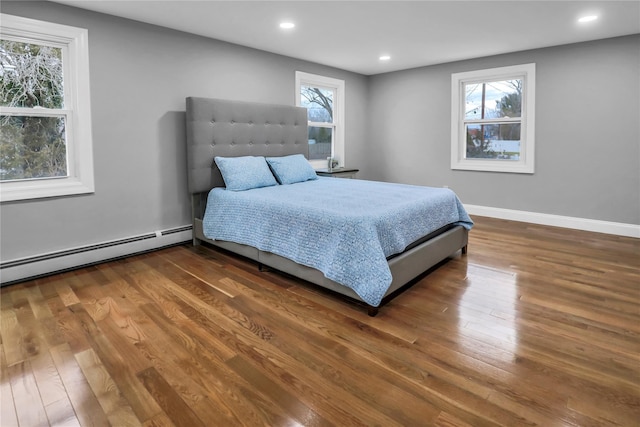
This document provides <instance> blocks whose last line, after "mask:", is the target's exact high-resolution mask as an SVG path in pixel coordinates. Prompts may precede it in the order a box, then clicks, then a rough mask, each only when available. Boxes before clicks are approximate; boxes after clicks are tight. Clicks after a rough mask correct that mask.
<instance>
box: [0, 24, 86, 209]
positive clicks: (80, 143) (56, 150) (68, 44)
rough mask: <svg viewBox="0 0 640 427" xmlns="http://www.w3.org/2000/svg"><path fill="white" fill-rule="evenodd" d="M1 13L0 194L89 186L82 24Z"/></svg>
mask: <svg viewBox="0 0 640 427" xmlns="http://www.w3.org/2000/svg"><path fill="white" fill-rule="evenodd" d="M0 19H1V20H2V27H1V29H0V200H1V201H3V202H5V201H12V200H23V199H33V198H41V197H55V196H62V195H69V194H80V193H90V192H93V189H94V184H93V154H92V141H91V112H90V105H89V53H88V44H87V30H85V29H81V28H74V27H69V26H65V25H58V24H53V23H49V22H42V21H36V20H33V19H26V18H21V17H16V16H11V15H4V14H1V15H0Z"/></svg>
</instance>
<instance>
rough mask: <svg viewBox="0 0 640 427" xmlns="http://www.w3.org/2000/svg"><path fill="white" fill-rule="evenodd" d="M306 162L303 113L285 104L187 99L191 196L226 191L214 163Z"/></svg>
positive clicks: (307, 148)
mask: <svg viewBox="0 0 640 427" xmlns="http://www.w3.org/2000/svg"><path fill="white" fill-rule="evenodd" d="M289 154H304V156H305V157H309V145H308V135H307V110H306V109H305V108H301V107H293V106H288V105H275V104H260V103H255V102H244V101H229V100H224V99H212V98H196V97H189V98H187V163H188V174H189V192H190V193H192V194H195V193H202V192H206V191H209V190H210V189H212V188H213V187H224V181H223V180H222V176H221V175H220V171H219V170H218V167H217V166H216V164H215V162H214V161H213V158H214V157H215V156H222V157H238V156H273V157H276V156H285V155H289Z"/></svg>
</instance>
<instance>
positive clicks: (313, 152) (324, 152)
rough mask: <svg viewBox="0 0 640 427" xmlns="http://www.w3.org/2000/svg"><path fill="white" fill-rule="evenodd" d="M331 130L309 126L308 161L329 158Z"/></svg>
mask: <svg viewBox="0 0 640 427" xmlns="http://www.w3.org/2000/svg"><path fill="white" fill-rule="evenodd" d="M332 139H333V129H331V128H323V127H316V126H309V160H325V159H326V158H327V157H331V141H332Z"/></svg>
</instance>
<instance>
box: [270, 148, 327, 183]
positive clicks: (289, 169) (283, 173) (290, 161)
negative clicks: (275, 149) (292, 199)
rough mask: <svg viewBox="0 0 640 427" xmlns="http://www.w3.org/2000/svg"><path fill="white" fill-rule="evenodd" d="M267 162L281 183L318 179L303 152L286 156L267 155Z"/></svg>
mask: <svg viewBox="0 0 640 427" xmlns="http://www.w3.org/2000/svg"><path fill="white" fill-rule="evenodd" d="M267 163H269V166H270V167H271V170H272V171H273V174H274V175H275V176H276V178H277V179H278V182H279V183H280V184H293V183H296V182H303V181H310V180H312V179H318V175H316V171H315V170H313V167H311V164H310V163H309V161H308V160H307V159H306V158H305V157H304V156H303V155H302V154H292V155H290V156H284V157H267Z"/></svg>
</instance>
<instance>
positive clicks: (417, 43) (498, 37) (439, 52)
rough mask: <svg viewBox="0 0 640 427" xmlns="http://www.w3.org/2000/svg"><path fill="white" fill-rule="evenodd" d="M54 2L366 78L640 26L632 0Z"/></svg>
mask: <svg viewBox="0 0 640 427" xmlns="http://www.w3.org/2000/svg"><path fill="white" fill-rule="evenodd" d="M56 2H57V3H63V4H67V5H71V6H75V7H80V8H83V9H89V10H94V11H98V12H103V13H107V14H110V15H116V16H120V17H125V18H130V19H134V20H136V21H142V22H146V23H150V24H155V25H160V26H163V27H168V28H173V29H176V30H181V31H186V32H189V33H193V34H198V35H201V36H206V37H211V38H215V39H218V40H224V41H227V42H231V43H237V44H240V45H244V46H249V47H253V48H256V49H261V50H265V51H268V52H273V53H278V54H282V55H286V56H291V57H295V58H300V59H305V60H308V61H312V62H316V63H320V64H325V65H329V66H334V67H338V68H342V69H345V70H349V71H354V72H357V73H361V74H366V75H372V74H379V73H384V72H389V71H396V70H402V69H408V68H414V67H419V66H424V65H432V64H439V63H445V62H451V61H457V60H463V59H469V58H477V57H482V56H489V55H495V54H500V53H507V52H514V51H520V50H526V49H534V48H540V47H548V46H555V45H561V44H568V43H575V42H581V41H588V40H595V39H602V38H609V37H616V36H622V35H628V34H637V33H640V0H633V1H576V0H571V1H561V0H556V1H526V0H511V1H483V0H473V1H327V0H325V1H268V0H262V1H167V0H164V1H156V0H139V1H123V0H120V1H103V0H91V1H87V0H84V1H78V0H56ZM587 14H597V15H598V16H599V18H598V19H597V20H596V21H593V22H590V23H586V24H580V23H578V22H577V19H578V18H579V17H581V16H583V15H587ZM282 21H290V22H293V23H295V24H296V27H295V28H294V29H293V30H287V31H285V30H282V29H280V28H279V26H278V24H279V23H280V22H282ZM383 54H386V55H390V56H391V60H389V61H386V62H382V61H380V60H379V59H378V58H379V57H380V56H381V55H383Z"/></svg>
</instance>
